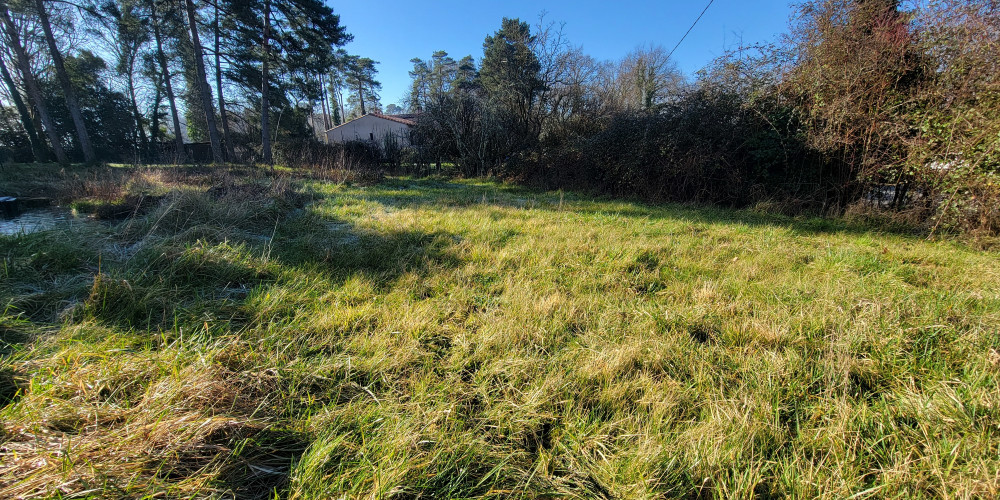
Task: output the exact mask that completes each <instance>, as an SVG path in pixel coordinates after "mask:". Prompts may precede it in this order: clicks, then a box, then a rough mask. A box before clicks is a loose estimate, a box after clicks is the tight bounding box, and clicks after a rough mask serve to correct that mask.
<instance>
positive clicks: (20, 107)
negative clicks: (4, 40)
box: [0, 58, 48, 162]
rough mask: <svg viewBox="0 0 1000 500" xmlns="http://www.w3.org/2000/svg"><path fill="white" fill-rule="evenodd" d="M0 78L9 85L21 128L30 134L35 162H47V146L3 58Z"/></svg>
mask: <svg viewBox="0 0 1000 500" xmlns="http://www.w3.org/2000/svg"><path fill="white" fill-rule="evenodd" d="M0 76H3V82H4V84H6V85H7V89H8V90H10V99H11V100H12V101H14V107H16V108H17V114H18V116H19V117H20V118H21V126H22V127H24V133H26V134H28V142H29V143H31V153H32V155H33V156H34V157H35V161H38V162H43V161H45V160H46V159H48V155H47V154H46V153H45V145H43V144H42V142H41V141H40V140H39V139H38V131H37V130H35V124H34V123H32V122H31V113H29V112H28V107H27V106H26V105H25V104H24V99H21V93H20V92H19V91H18V90H17V85H16V84H15V83H14V78H12V77H11V76H10V72H9V71H7V66H6V65H4V62H3V58H0Z"/></svg>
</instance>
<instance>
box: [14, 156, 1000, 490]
mask: <svg viewBox="0 0 1000 500" xmlns="http://www.w3.org/2000/svg"><path fill="white" fill-rule="evenodd" d="M123 170H124V169H123ZM116 175H125V174H121V173H120V172H118V171H117V170H116ZM126 177H128V176H127V175H126ZM128 178H129V179H131V180H130V181H123V182H124V185H123V186H121V187H120V189H119V190H117V191H114V192H115V193H117V194H116V196H130V195H134V194H137V193H140V192H147V193H154V194H155V195H156V196H158V197H162V198H157V203H156V204H155V205H154V206H151V207H149V208H148V210H144V211H141V212H136V213H133V214H130V215H129V216H128V217H126V218H125V219H124V220H122V221H119V222H115V223H113V224H110V225H106V224H95V225H92V226H83V227H82V228H78V229H76V230H74V231H73V232H66V231H63V230H61V229H55V230H51V231H47V232H43V233H36V234H29V235H22V236H16V237H3V238H0V257H2V258H3V259H4V266H5V267H4V270H3V272H2V274H0V287H2V291H0V299H2V300H3V303H2V305H4V306H5V309H4V311H5V312H4V313H3V316H0V337H2V338H0V340H2V341H3V344H2V345H3V351H2V356H3V357H2V361H0V405H2V410H0V422H2V426H3V430H2V433H0V441H2V442H0V449H2V450H3V451H2V452H0V496H4V497H17V496H38V497H50V498H59V497H66V496H69V495H73V494H82V495H96V496H99V497H142V496H147V495H148V496H164V497H211V496H219V497H232V496H236V497H240V498H244V497H245V498H269V497H273V496H277V497H281V498H296V499H304V498H509V497H523V498H537V497H541V498H551V497H583V498H593V497H597V498H675V497H684V498H695V497H699V498H700V497H706V498H708V497H713V498H732V497H760V498H766V497H787V496H792V497H824V498H847V497H852V496H853V497H855V498H884V497H906V498H909V497H964V498H973V497H991V496H997V495H1000V479H998V478H1000V451H998V450H1000V425H998V422H1000V390H998V383H1000V354H998V351H1000V336H998V333H1000V287H998V286H997V283H1000V260H998V258H997V257H998V255H997V254H996V253H995V252H988V251H983V250H977V249H975V248H972V247H969V246H967V245H965V244H963V243H961V242H959V241H952V240H935V241H928V240H926V239H924V238H922V237H919V236H916V235H910V234H906V233H899V232H885V233H883V232H879V231H877V230H873V229H871V228H867V227H864V226H858V225H855V224H850V223H847V222H843V221H836V220H822V219H799V218H789V217H783V216H776V215H767V214H760V213H755V212H748V211H731V210H722V209H715V208H705V207H688V206H677V205H668V206H651V205H644V204H638V203H631V202H625V201H614V200H601V199H594V198H589V197H586V196H582V195H577V194H573V193H543V192H537V191H531V190H527V189H523V188H518V187H515V186H508V185H502V184H496V183H491V182H484V181H447V180H441V179H433V180H417V179H408V178H395V179H388V180H387V181H386V182H384V183H381V184H379V185H375V186H351V185H346V184H341V183H333V182H327V181H323V180H320V179H315V178H309V177H296V176H294V175H288V174H287V173H285V174H281V175H278V176H270V175H263V174H261V175H253V176H230V177H226V178H222V177H219V175H218V173H213V172H206V171H201V170H192V171H190V172H188V173H187V174H182V173H172V174H169V175H168V174H162V173H160V174H155V175H154V174H152V173H149V172H147V173H145V174H143V176H142V179H144V180H143V181H142V182H139V181H138V180H136V177H128ZM112 191H113V190H111V189H108V192H112Z"/></svg>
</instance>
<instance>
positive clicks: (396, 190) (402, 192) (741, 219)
mask: <svg viewBox="0 0 1000 500" xmlns="http://www.w3.org/2000/svg"><path fill="white" fill-rule="evenodd" d="M379 187H381V188H382V190H381V191H380V192H372V191H364V192H361V193H344V194H342V195H341V196H346V197H352V198H355V199H366V200H371V201H376V202H378V203H381V204H383V205H386V206H392V207H395V208H416V207H431V206H436V207H441V206H451V207H467V206H474V205H486V206H493V207H498V208H521V209H534V210H544V211H547V212H553V211H560V212H569V213H574V214H577V215H584V216H606V217H621V218H627V219H645V220H672V221H685V222H689V223H693V224H705V225H746V226H750V227H771V228H779V229H787V230H789V231H791V232H792V233H794V234H795V235H799V236H816V235H831V234H850V235H894V236H899V237H903V238H909V239H923V238H925V237H926V234H924V233H923V232H922V231H921V230H920V229H918V228H907V227H899V226H890V227H887V226H875V225H872V224H865V223H860V222H853V221H848V220H845V219H842V218H835V217H820V216H789V215H782V214H777V213H768V212H758V211H753V210H749V209H739V208H727V207H720V206H714V205H697V204H684V203H661V204H655V203H650V202H646V201H642V200H635V199H626V198H613V197H609V196H605V195H590V194H585V193H579V192H558V191H557V192H553V191H541V190H535V189H532V188H528V187H522V186H513V185H506V184H495V183H489V182H482V181H469V182H463V181H442V180H425V179H410V178H394V179H389V180H387V181H386V182H384V183H382V184H380V185H379Z"/></svg>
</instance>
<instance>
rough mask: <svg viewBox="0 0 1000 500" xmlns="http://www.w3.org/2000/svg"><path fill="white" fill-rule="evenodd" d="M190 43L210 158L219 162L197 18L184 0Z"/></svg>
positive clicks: (190, 0) (219, 148) (219, 147)
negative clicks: (209, 145) (203, 110)
mask: <svg viewBox="0 0 1000 500" xmlns="http://www.w3.org/2000/svg"><path fill="white" fill-rule="evenodd" d="M184 3H185V4H186V6H187V15H188V24H189V28H190V29H189V31H190V32H191V45H192V46H194V64H195V69H196V70H197V71H198V87H199V88H198V90H199V92H198V93H199V94H201V95H200V96H199V97H200V98H201V104H202V107H204V108H205V123H206V125H208V140H209V142H210V143H211V144H212V160H213V161H214V162H215V163H221V162H222V161H223V158H222V142H221V141H220V140H219V128H218V127H217V126H216V125H215V107H214V106H212V89H211V88H210V87H209V86H208V75H207V74H206V73H205V56H204V53H203V51H202V49H201V37H200V36H199V35H198V19H197V17H196V16H195V8H194V0H186V1H185V2H184Z"/></svg>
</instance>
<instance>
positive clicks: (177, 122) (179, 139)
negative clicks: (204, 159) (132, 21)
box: [149, 0, 186, 163]
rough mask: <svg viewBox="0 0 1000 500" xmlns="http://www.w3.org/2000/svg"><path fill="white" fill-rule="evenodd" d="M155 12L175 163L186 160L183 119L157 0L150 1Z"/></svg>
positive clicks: (159, 60) (155, 29)
mask: <svg viewBox="0 0 1000 500" xmlns="http://www.w3.org/2000/svg"><path fill="white" fill-rule="evenodd" d="M149 8H150V11H151V12H152V13H153V37H154V40H155V41H156V59H157V62H159V63H160V71H161V72H162V73H163V88H164V90H166V91H167V101H168V102H170V118H171V119H172V120H173V121H174V144H175V146H176V148H177V153H176V155H177V156H176V158H174V162H175V163H180V162H182V161H184V157H185V156H186V155H185V154H184V136H183V135H182V134H181V119H180V114H178V112H177V99H176V98H175V97H174V87H173V84H171V83H170V68H168V67H167V55H166V54H164V53H163V39H162V38H161V37H160V21H159V19H157V17H156V0H150V1H149Z"/></svg>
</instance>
